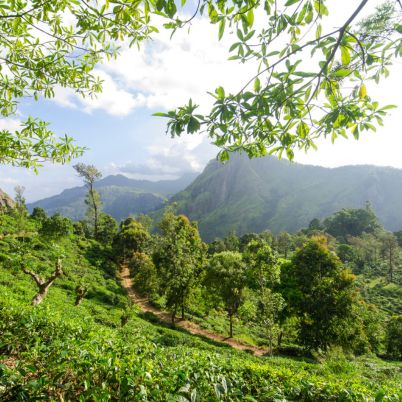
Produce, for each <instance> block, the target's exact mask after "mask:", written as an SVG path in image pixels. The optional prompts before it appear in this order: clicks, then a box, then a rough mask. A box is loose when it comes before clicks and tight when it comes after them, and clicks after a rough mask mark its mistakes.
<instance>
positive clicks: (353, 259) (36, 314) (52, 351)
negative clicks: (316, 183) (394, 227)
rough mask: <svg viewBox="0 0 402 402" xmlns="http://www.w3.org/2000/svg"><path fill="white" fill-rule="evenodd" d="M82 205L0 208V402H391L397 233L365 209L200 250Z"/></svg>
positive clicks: (173, 225)
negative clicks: (76, 211)
mask: <svg viewBox="0 0 402 402" xmlns="http://www.w3.org/2000/svg"><path fill="white" fill-rule="evenodd" d="M90 194H91V190H90V188H89V190H88V195H87V198H90V197H91V195H90ZM92 197H94V198H95V199H96V193H94V194H93V195H92ZM87 205H88V211H87V216H88V218H87V219H86V220H85V221H80V222H72V221H71V220H69V219H68V218H65V217H63V216H61V215H59V214H55V215H53V216H51V217H48V216H47V215H46V213H45V212H44V211H43V210H42V209H39V208H36V209H35V210H34V211H33V213H32V214H30V215H29V214H28V212H27V210H26V208H25V205H24V199H23V196H22V194H21V192H20V193H17V198H16V200H15V202H13V203H12V205H11V206H7V207H3V208H2V209H1V211H0V212H1V213H0V230H1V239H0V291H1V294H2V298H1V300H0V400H1V401H22V400H35V399H36V400H47V399H50V400H58V401H67V400H69V401H70V400H71V401H73V400H77V399H79V400H99V401H106V400H139V401H140V400H149V401H162V400H163V401H164V400H182V401H184V400H187V401H205V400H211V401H223V400H239V401H240V400H251V401H252V400H258V401H272V400H275V399H281V400H305V401H317V400H320V401H327V400H334V401H344V400H350V401H355V400H356V401H358V400H374V399H376V400H379V401H381V400H388V401H395V402H396V401H398V400H400V398H401V394H400V389H401V387H400V385H401V369H402V366H401V364H400V362H398V361H397V360H398V359H401V357H402V344H401V339H402V337H401V333H402V332H401V331H402V320H401V316H400V315H398V314H400V312H401V310H400V308H401V306H400V304H398V303H399V302H398V298H399V296H398V295H400V292H401V283H402V282H401V280H402V269H401V249H400V243H398V241H400V237H401V236H400V233H396V234H391V233H389V232H386V231H385V230H384V229H383V228H382V226H381V224H380V223H379V222H378V220H377V218H376V216H375V215H374V213H373V211H372V210H371V209H370V208H369V207H366V208H365V209H361V210H359V209H358V210H342V211H339V212H337V213H336V214H334V215H332V216H330V217H328V218H327V219H325V220H324V221H322V222H321V221H319V220H314V221H313V222H311V223H310V225H309V227H308V228H305V229H303V230H302V231H300V232H298V233H296V234H294V235H289V234H287V233H281V234H280V235H279V236H275V235H273V234H272V233H271V232H267V231H265V232H262V233H261V234H255V233H249V234H246V235H244V236H242V237H237V236H235V235H233V234H232V235H230V236H227V237H225V238H223V239H218V240H216V241H214V242H213V243H210V244H206V243H204V242H203V241H202V240H201V238H200V235H199V233H198V228H197V225H196V224H195V223H194V222H191V221H189V220H188V218H187V217H185V216H184V215H177V214H175V212H174V210H173V209H172V208H167V209H166V210H165V212H164V214H163V217H162V219H161V220H160V221H159V222H156V225H157V227H158V232H157V233H156V234H151V233H150V232H149V228H150V227H151V221H150V219H149V218H146V217H144V216H142V217H141V219H140V220H135V219H133V218H127V219H125V220H124V221H123V222H122V223H121V224H120V225H119V226H118V225H117V223H116V222H115V221H114V220H113V218H112V217H110V216H108V215H106V214H104V213H101V214H100V215H99V216H98V217H97V215H94V214H93V209H92V207H91V203H88V204H87ZM96 219H99V221H98V222H96ZM336 254H338V255H339V258H338V257H337V256H336ZM123 267H128V268H129V275H130V278H131V279H130V286H131V284H132V286H133V287H132V288H129V289H128V290H129V293H128V294H127V293H126V292H125V290H124V289H123V288H122V286H121V284H120V280H121V274H119V271H121V269H122V268H123ZM125 269H126V268H125ZM137 295H138V296H137ZM144 300H146V302H147V303H148V305H149V306H152V308H151V309H147V310H142V309H143V307H142V306H143V305H144ZM153 312H154V313H155V312H161V314H159V313H158V314H156V315H155V314H154V313H153ZM165 317H166V318H167V319H165ZM179 317H180V318H179ZM184 319H186V320H187V321H184ZM183 322H187V323H190V322H191V325H185V326H182V325H181V323H183ZM176 325H177V327H176ZM183 328H184V329H183ZM192 328H199V330H197V331H193V330H192ZM193 332H194V333H198V334H203V336H201V337H200V336H195V335H192V333H193ZM227 336H229V339H231V342H230V345H232V346H233V348H232V347H228V346H227V345H225V344H224V343H222V342H220V341H219V340H224V338H225V337H227ZM247 345H248V346H247ZM240 346H241V347H240ZM237 348H238V349H241V350H243V351H239V350H236V349H237ZM244 350H245V351H244ZM247 350H248V352H247ZM256 351H258V356H259V357H258V356H253V353H255V352H256ZM382 358H386V359H388V360H389V361H387V360H383V359H382ZM89 368H90V369H89Z"/></svg>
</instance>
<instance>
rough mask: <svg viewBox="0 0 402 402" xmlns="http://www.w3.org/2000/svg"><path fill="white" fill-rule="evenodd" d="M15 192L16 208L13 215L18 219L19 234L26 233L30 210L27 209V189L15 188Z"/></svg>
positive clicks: (22, 187)
mask: <svg viewBox="0 0 402 402" xmlns="http://www.w3.org/2000/svg"><path fill="white" fill-rule="evenodd" d="M14 191H15V197H14V201H15V208H13V209H12V213H13V214H14V216H15V218H16V224H17V225H16V226H17V232H19V233H21V232H24V231H25V229H26V224H27V217H28V210H27V207H26V202H25V197H24V192H25V187H24V186H15V188H14Z"/></svg>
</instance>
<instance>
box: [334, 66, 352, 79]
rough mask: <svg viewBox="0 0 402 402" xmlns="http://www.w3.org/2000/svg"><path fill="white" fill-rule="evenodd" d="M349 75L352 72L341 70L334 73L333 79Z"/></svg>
mask: <svg viewBox="0 0 402 402" xmlns="http://www.w3.org/2000/svg"><path fill="white" fill-rule="evenodd" d="M350 74H352V70H347V69H346V68H341V69H339V70H336V71H335V72H334V76H335V77H347V76H348V75H350Z"/></svg>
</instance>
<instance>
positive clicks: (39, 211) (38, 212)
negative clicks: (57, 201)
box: [31, 207, 48, 224]
mask: <svg viewBox="0 0 402 402" xmlns="http://www.w3.org/2000/svg"><path fill="white" fill-rule="evenodd" d="M31 218H32V219H34V220H35V221H37V222H39V223H40V224H42V223H43V222H44V221H45V220H46V219H47V218H48V217H47V214H46V211H45V210H44V209H43V208H40V207H35V208H34V209H33V211H32V213H31Z"/></svg>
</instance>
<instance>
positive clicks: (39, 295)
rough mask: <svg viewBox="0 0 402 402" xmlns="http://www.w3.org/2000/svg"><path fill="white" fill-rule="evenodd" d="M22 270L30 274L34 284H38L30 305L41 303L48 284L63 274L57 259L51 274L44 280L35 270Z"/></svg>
mask: <svg viewBox="0 0 402 402" xmlns="http://www.w3.org/2000/svg"><path fill="white" fill-rule="evenodd" d="M23 272H24V273H26V274H27V275H30V276H31V277H32V279H33V280H34V281H35V283H36V285H37V286H38V289H39V291H38V293H37V294H36V295H35V296H34V298H33V299H32V302H31V303H32V305H34V306H36V305H38V304H40V303H42V301H43V299H44V298H45V297H46V295H47V292H48V291H49V288H50V286H52V285H53V282H54V281H55V280H56V279H57V278H58V277H59V276H61V275H63V271H62V268H61V260H60V259H58V260H57V262H56V267H55V269H54V272H53V274H52V275H51V276H50V277H49V278H48V279H46V280H44V279H42V278H41V277H40V276H39V275H37V274H36V273H35V272H32V271H29V270H28V269H26V268H23Z"/></svg>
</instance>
